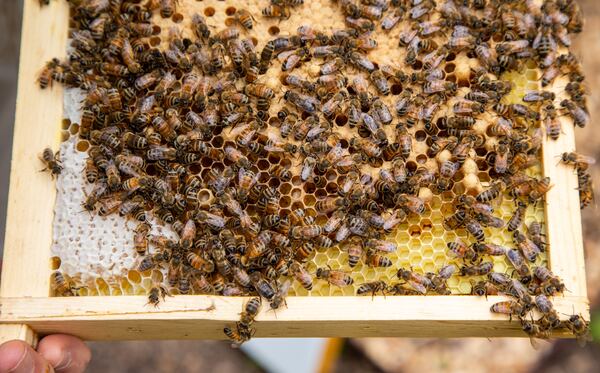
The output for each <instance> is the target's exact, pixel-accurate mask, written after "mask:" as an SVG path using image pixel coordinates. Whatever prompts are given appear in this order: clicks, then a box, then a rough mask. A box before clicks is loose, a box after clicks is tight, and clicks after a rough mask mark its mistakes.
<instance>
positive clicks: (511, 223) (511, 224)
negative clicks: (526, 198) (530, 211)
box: [507, 201, 527, 232]
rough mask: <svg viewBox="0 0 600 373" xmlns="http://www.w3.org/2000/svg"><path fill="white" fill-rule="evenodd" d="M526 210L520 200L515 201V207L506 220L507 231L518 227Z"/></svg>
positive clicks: (525, 206)
mask: <svg viewBox="0 0 600 373" xmlns="http://www.w3.org/2000/svg"><path fill="white" fill-rule="evenodd" d="M526 211H527V205H526V204H525V203H523V202H521V201H518V202H517V208H516V209H515V211H514V212H513V214H512V216H511V217H510V219H509V220H508V224H507V228H508V231H509V232H512V231H515V230H517V229H519V227H520V226H521V223H522V222H523V219H524V218H525V212H526Z"/></svg>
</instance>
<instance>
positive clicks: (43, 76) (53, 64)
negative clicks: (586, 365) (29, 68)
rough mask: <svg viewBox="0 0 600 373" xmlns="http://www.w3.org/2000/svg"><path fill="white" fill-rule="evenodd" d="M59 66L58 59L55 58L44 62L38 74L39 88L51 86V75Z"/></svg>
mask: <svg viewBox="0 0 600 373" xmlns="http://www.w3.org/2000/svg"><path fill="white" fill-rule="evenodd" d="M59 66H60V61H59V60H58V59H57V58H53V59H52V60H50V61H48V62H46V66H44V68H43V69H42V71H41V72H40V74H39V76H38V84H39V85H40V88H41V89H46V88H48V87H49V86H52V80H53V79H52V75H53V74H54V72H55V71H56V70H57V68H58V67H59Z"/></svg>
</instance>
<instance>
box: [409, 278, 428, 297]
mask: <svg viewBox="0 0 600 373" xmlns="http://www.w3.org/2000/svg"><path fill="white" fill-rule="evenodd" d="M408 284H409V285H410V286H411V287H412V288H413V289H415V290H416V291H418V292H419V293H421V294H425V293H427V288H425V286H424V285H423V284H420V283H418V282H416V281H413V280H408Z"/></svg>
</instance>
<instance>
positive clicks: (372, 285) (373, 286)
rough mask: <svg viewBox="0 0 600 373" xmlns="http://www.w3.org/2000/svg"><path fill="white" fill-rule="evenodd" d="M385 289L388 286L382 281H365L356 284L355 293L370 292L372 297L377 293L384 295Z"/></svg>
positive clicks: (363, 293)
mask: <svg viewBox="0 0 600 373" xmlns="http://www.w3.org/2000/svg"><path fill="white" fill-rule="evenodd" d="M387 290H388V286H387V284H386V283H385V282H384V281H373V282H365V283H362V284H360V285H359V286H358V288H357V289H356V295H365V294H367V293H371V295H372V296H373V297H374V296H375V295H376V294H377V293H381V294H383V295H385V292H386V291H387Z"/></svg>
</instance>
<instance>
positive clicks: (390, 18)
mask: <svg viewBox="0 0 600 373" xmlns="http://www.w3.org/2000/svg"><path fill="white" fill-rule="evenodd" d="M402 15H403V13H402V11H401V10H400V9H396V10H394V11H393V12H390V13H388V15H386V16H385V17H384V18H383V19H382V20H381V28H382V29H383V30H385V31H389V30H391V29H393V28H394V27H396V25H397V24H398V23H399V22H400V20H401V19H402Z"/></svg>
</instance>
